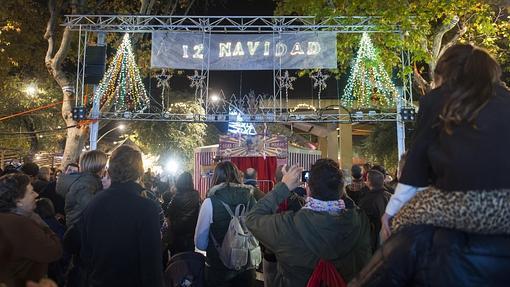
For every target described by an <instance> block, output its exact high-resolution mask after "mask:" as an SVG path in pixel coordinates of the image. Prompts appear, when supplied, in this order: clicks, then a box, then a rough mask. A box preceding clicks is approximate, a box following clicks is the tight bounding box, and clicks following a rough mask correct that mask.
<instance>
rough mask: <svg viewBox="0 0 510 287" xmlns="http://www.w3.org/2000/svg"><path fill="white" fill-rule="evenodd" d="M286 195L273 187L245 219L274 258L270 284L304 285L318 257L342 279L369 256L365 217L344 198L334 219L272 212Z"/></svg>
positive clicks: (312, 213)
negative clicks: (275, 266)
mask: <svg viewBox="0 0 510 287" xmlns="http://www.w3.org/2000/svg"><path fill="white" fill-rule="evenodd" d="M289 195H290V191H289V189H288V188H287V186H286V185H285V184H283V183H279V184H277V185H276V186H275V189H274V190H273V191H271V192H270V193H268V194H267V195H266V196H265V197H264V198H263V199H261V200H260V201H259V202H258V203H257V205H256V206H255V208H254V209H253V210H252V211H251V212H250V213H249V214H248V216H247V218H246V225H247V227H248V229H249V230H250V231H251V232H252V233H253V234H254V235H255V237H256V238H257V239H258V240H259V241H260V242H261V243H262V244H264V245H265V246H266V247H267V248H269V249H270V250H272V251H274V253H275V254H276V258H277V260H278V274H277V275H276V282H275V285H274V286H282V287H302V286H306V284H307V282H308V280H309V278H310V276H311V274H312V272H313V270H314V268H315V266H316V264H317V263H318V261H319V259H324V260H328V261H331V262H332V263H333V264H334V265H335V267H336V268H337V270H338V271H339V273H340V274H341V276H342V277H343V278H344V280H346V281H348V280H350V279H352V278H353V277H354V276H355V275H356V274H357V273H358V272H359V271H360V270H361V268H362V267H363V266H364V265H365V264H366V263H367V262H368V260H369V259H370V256H371V254H372V252H371V248H370V227H369V223H368V219H367V217H366V216H365V215H364V214H363V213H362V212H361V210H359V208H357V207H356V206H355V205H354V203H353V202H352V200H350V199H348V198H347V199H346V206H347V209H346V210H345V211H343V212H342V213H341V214H339V215H331V214H329V213H324V212H315V211H312V210H309V209H301V210H299V211H298V212H292V211H289V212H285V213H280V214H274V213H275V211H276V209H277V207H278V205H279V204H280V203H281V202H283V201H284V200H285V199H286V198H287V197H288V196H289Z"/></svg>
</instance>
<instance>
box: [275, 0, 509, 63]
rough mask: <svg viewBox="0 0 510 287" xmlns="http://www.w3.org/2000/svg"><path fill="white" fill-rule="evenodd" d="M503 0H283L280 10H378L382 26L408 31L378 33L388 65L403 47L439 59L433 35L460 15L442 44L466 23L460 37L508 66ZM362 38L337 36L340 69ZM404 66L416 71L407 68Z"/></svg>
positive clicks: (419, 57)
mask: <svg viewBox="0 0 510 287" xmlns="http://www.w3.org/2000/svg"><path fill="white" fill-rule="evenodd" d="M493 2H498V1H472V0H457V1H444V0H407V1H401V0H372V1H366V0H354V1H343V0H331V1H323V0H279V1H278V5H277V9H276V11H275V12H276V14H279V15H293V14H298V15H317V16H319V17H324V16H349V15H360V16H371V15H377V16H381V17H382V18H381V19H379V20H378V21H379V25H380V27H379V28H380V29H381V30H384V29H386V28H388V26H391V25H395V24H397V25H399V26H400V27H401V29H402V30H403V31H404V35H405V36H404V37H402V36H401V35H399V34H389V33H375V34H374V35H373V36H372V40H373V42H374V45H375V46H377V47H379V48H380V49H381V58H382V59H385V61H386V64H387V65H388V66H389V67H394V66H397V65H399V64H400V57H399V51H400V47H403V48H405V49H408V50H409V51H411V52H412V55H413V61H414V62H416V63H418V64H420V63H423V62H425V63H427V64H430V63H433V62H434V61H435V60H437V57H438V55H437V53H435V52H434V51H435V50H434V37H435V36H436V35H437V34H438V32H439V31H440V30H441V28H442V27H444V26H445V25H447V24H449V23H450V22H451V21H452V20H453V19H455V17H458V18H459V22H458V24H457V25H454V26H453V27H452V29H451V30H450V31H449V32H448V33H447V34H446V35H445V37H444V39H443V42H442V46H443V47H444V46H445V45H446V44H447V43H448V42H449V41H450V40H452V39H455V35H456V33H457V32H459V31H461V30H462V28H463V27H466V28H467V30H466V31H465V33H464V34H463V35H462V36H461V37H460V39H458V40H459V41H460V42H470V43H471V42H472V43H474V44H477V45H480V46H482V47H485V48H487V49H488V50H489V51H490V52H491V53H493V54H494V55H495V56H496V57H497V58H498V59H499V60H500V62H501V63H503V64H504V65H506V66H507V67H508V62H509V55H508V44H509V40H508V39H509V37H508V36H509V32H510V22H509V21H508V12H507V11H505V10H504V9H502V8H501V7H500V6H498V5H497V3H493ZM358 42H359V35H352V34H351V35H349V34H340V35H339V36H338V59H339V62H338V66H339V70H340V71H345V69H346V68H347V67H348V66H349V65H350V59H352V58H353V50H354V49H355V47H356V45H357V43H358ZM405 72H407V73H409V72H411V70H410V69H407V70H406V71H405Z"/></svg>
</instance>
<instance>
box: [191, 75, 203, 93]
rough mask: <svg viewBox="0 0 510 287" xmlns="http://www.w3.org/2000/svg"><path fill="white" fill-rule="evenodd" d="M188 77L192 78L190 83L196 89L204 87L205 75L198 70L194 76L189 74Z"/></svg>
mask: <svg viewBox="0 0 510 287" xmlns="http://www.w3.org/2000/svg"><path fill="white" fill-rule="evenodd" d="M188 79H190V80H191V84H190V85H189V86H190V87H191V88H195V90H198V89H200V88H202V87H204V80H205V76H203V75H200V74H199V73H198V71H195V74H193V75H192V76H188Z"/></svg>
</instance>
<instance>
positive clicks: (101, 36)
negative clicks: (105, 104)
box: [83, 32, 106, 150]
mask: <svg viewBox="0 0 510 287" xmlns="http://www.w3.org/2000/svg"><path fill="white" fill-rule="evenodd" d="M105 39H106V34H105V33H103V32H100V33H98V35H97V45H98V46H104V45H105V44H106V41H105ZM85 45H86V43H85ZM84 69H85V66H84ZM83 73H84V74H85V71H84V72H83ZM98 88H99V86H98V85H94V88H93V91H94V97H93V101H94V102H93V105H92V112H91V118H92V119H96V121H94V122H93V123H91V124H90V138H89V142H90V150H96V149H97V142H98V140H97V135H98V133H99V114H100V112H99V104H100V99H99V98H97V99H96V97H95V94H96V92H97V89H98Z"/></svg>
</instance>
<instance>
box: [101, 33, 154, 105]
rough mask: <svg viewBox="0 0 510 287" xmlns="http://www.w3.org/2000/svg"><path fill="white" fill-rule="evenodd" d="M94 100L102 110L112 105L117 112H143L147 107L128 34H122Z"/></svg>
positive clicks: (146, 99) (144, 91) (147, 98)
mask: <svg viewBox="0 0 510 287" xmlns="http://www.w3.org/2000/svg"><path fill="white" fill-rule="evenodd" d="M94 100H95V101H96V100H100V107H101V109H102V110H109V109H110V108H111V107H112V106H113V110H115V111H118V112H123V111H132V112H143V111H144V110H145V109H147V108H148V106H149V97H148V96H147V91H146V90H145V87H144V86H143V83H142V79H141V77H140V71H139V70H138V66H137V65H136V61H135V56H134V54H133V50H132V47H131V41H130V40H129V34H127V33H126V34H125V35H124V37H123V39H122V43H121V44H120V47H119V49H118V50H117V54H115V57H114V58H113V61H112V62H111V64H110V67H108V70H107V71H106V74H105V75H104V77H103V80H102V81H101V83H100V84H99V87H98V89H97V90H96V93H95V95H94Z"/></svg>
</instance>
